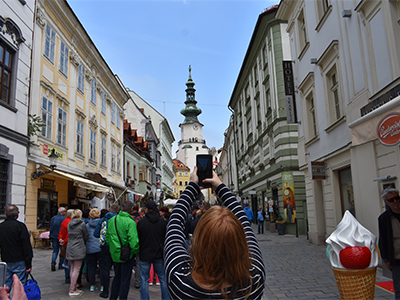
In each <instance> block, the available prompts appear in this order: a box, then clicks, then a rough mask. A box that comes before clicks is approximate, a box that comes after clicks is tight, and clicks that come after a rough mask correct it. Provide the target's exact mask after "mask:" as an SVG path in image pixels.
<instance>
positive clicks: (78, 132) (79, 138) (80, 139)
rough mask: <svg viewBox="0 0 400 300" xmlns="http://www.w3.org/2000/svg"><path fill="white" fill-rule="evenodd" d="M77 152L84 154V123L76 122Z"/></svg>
mask: <svg viewBox="0 0 400 300" xmlns="http://www.w3.org/2000/svg"><path fill="white" fill-rule="evenodd" d="M76 152H77V153H79V154H83V123H82V122H80V121H79V120H76Z"/></svg>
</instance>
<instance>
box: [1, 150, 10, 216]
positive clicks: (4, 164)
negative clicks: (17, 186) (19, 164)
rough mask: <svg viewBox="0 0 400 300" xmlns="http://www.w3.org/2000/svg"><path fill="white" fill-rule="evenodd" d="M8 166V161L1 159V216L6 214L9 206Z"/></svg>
mask: <svg viewBox="0 0 400 300" xmlns="http://www.w3.org/2000/svg"><path fill="white" fill-rule="evenodd" d="M8 164H9V161H8V160H5V159H2V158H0V214H2V215H4V214H5V211H6V206H7V192H8V191H7V185H8Z"/></svg>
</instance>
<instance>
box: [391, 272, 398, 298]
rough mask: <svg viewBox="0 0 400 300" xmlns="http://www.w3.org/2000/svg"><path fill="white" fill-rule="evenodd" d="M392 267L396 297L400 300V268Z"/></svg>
mask: <svg viewBox="0 0 400 300" xmlns="http://www.w3.org/2000/svg"><path fill="white" fill-rule="evenodd" d="M391 267H392V278H393V287H394V297H395V299H400V266H391Z"/></svg>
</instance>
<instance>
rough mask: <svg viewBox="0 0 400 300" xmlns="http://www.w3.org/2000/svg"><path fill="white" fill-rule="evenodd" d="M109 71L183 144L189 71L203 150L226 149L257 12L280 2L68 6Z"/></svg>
mask: <svg viewBox="0 0 400 300" xmlns="http://www.w3.org/2000/svg"><path fill="white" fill-rule="evenodd" d="M68 3H69V5H70V6H71V7H72V9H73V11H74V12H75V14H76V15H77V17H78V18H79V20H80V22H81V23H82V25H83V26H84V28H85V30H86V31H87V32H88V34H89V36H90V37H91V39H92V41H93V42H94V43H95V45H96V47H97V49H98V50H99V51H100V53H101V54H102V56H103V57H104V59H105V60H106V62H107V64H108V65H109V66H110V68H111V70H112V71H113V72H114V73H115V74H117V75H118V76H119V77H120V79H121V80H122V82H123V84H124V85H125V86H126V87H129V88H130V89H131V90H133V91H135V92H136V93H137V94H138V95H139V96H140V97H142V98H143V99H144V100H146V101H147V102H148V103H149V104H150V105H151V106H153V107H154V108H155V109H157V110H158V111H159V112H160V113H161V114H163V115H164V116H165V117H166V118H167V119H168V122H169V125H170V127H171V130H172V132H173V133H174V136H175V142H174V147H173V156H174V157H175V151H176V150H177V142H178V141H179V140H180V128H179V124H180V123H181V122H183V120H184V117H183V116H182V115H181V114H180V111H181V109H182V108H184V107H185V104H184V101H185V100H186V99H185V97H186V94H185V89H186V85H185V83H186V81H187V79H188V76H189V71H188V68H189V65H191V66H192V78H193V81H194V82H195V83H196V85H195V89H196V100H197V102H198V103H197V106H198V107H199V108H200V109H201V110H202V114H201V115H200V116H199V117H198V118H199V121H200V122H201V123H202V124H203V125H204V127H203V138H204V139H205V140H206V143H207V146H208V147H210V148H211V147H215V148H217V149H219V148H220V147H222V146H223V142H224V135H223V134H224V132H225V130H226V128H227V127H228V125H229V118H230V115H231V112H230V111H229V110H228V103H229V100H230V97H231V95H232V91H233V87H234V85H235V83H236V79H237V76H238V74H239V71H240V68H241V66H242V62H243V59H244V56H245V54H246V50H247V47H248V45H249V42H250V39H251V36H252V34H253V30H254V27H255V25H256V22H257V19H258V16H259V14H261V13H262V12H263V11H264V10H265V9H266V8H268V7H271V6H272V5H275V4H278V3H279V1H261V0H245V1H242V0H180V1H178V0H158V1H156V0H124V1H118V0H68Z"/></svg>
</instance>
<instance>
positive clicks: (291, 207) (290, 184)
mask: <svg viewBox="0 0 400 300" xmlns="http://www.w3.org/2000/svg"><path fill="white" fill-rule="evenodd" d="M281 175H282V183H283V188H282V196H283V208H284V211H285V220H286V222H287V223H294V220H295V219H296V205H295V198H294V180H293V172H291V171H290V172H282V173H281Z"/></svg>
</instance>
